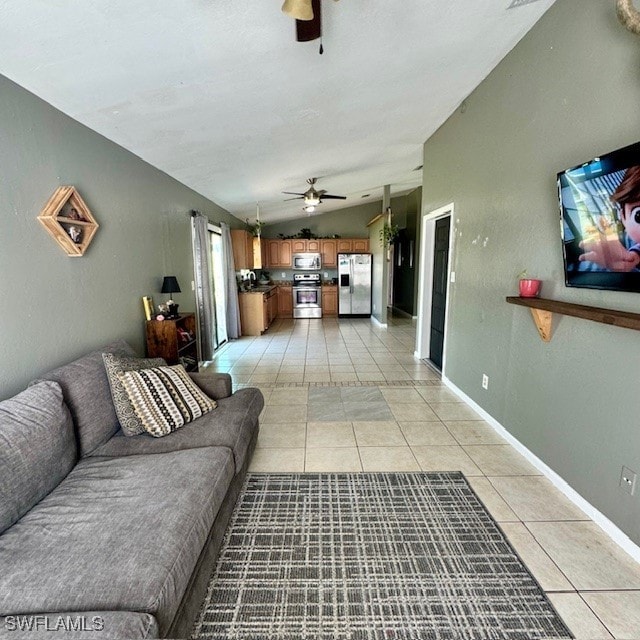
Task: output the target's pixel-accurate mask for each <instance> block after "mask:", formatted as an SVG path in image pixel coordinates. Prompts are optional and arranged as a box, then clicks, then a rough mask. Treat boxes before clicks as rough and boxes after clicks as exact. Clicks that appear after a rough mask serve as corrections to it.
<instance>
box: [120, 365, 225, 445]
mask: <svg viewBox="0 0 640 640" xmlns="http://www.w3.org/2000/svg"><path fill="white" fill-rule="evenodd" d="M118 378H120V382H121V383H122V386H123V387H124V389H125V391H126V393H127V395H128V396H129V400H130V401H131V404H132V405H133V408H134V410H135V412H136V415H137V416H138V418H140V421H141V422H142V424H143V426H144V429H145V431H146V432H147V433H149V434H151V435H152V436H154V437H155V438H161V437H162V436H166V435H169V434H170V433H171V432H173V431H175V430H176V429H179V428H180V427H182V426H184V425H185V424H187V423H188V422H191V421H192V420H195V419H196V418H199V417H200V416H202V415H204V414H205V413H208V412H209V411H212V410H213V409H215V408H216V407H217V406H218V405H217V403H216V401H215V400H212V399H211V398H209V397H208V396H206V395H205V394H204V393H203V392H202V391H201V390H200V388H199V387H198V385H197V384H195V382H193V380H191V378H190V377H189V374H188V373H187V372H186V371H185V368H184V367H183V366H182V365H181V364H177V365H174V366H172V367H154V368H153V369H140V370H139V371H124V372H122V373H119V374H118Z"/></svg>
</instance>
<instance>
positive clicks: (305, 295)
mask: <svg viewBox="0 0 640 640" xmlns="http://www.w3.org/2000/svg"><path fill="white" fill-rule="evenodd" d="M291 291H292V295H293V317H294V318H321V317H322V289H321V288H320V287H293V288H292V289H291Z"/></svg>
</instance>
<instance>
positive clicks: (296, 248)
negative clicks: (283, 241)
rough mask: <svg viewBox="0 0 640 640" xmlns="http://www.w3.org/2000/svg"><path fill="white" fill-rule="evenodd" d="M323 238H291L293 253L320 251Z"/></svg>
mask: <svg viewBox="0 0 640 640" xmlns="http://www.w3.org/2000/svg"><path fill="white" fill-rule="evenodd" d="M320 242H321V240H304V239H302V238H296V239H295V240H291V253H320Z"/></svg>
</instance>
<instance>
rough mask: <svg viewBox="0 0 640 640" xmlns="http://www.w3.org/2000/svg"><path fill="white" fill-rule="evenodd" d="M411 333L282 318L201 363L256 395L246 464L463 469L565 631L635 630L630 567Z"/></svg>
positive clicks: (639, 632)
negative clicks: (445, 376)
mask: <svg viewBox="0 0 640 640" xmlns="http://www.w3.org/2000/svg"><path fill="white" fill-rule="evenodd" d="M414 342H415V329H414V327H413V325H412V323H411V321H409V320H401V319H392V320H391V321H390V323H389V327H388V328H387V329H382V328H379V327H377V326H376V325H374V324H373V323H371V322H369V321H368V320H340V321H338V320H336V319H323V320H297V321H292V320H282V321H276V322H275V323H274V324H273V325H272V327H271V328H270V329H269V331H268V332H267V333H266V334H265V335H263V336H261V337H259V338H242V339H240V340H237V341H234V342H232V343H231V344H230V345H228V346H227V347H226V348H223V349H222V350H221V353H220V354H219V355H218V357H216V359H215V360H214V361H213V363H211V365H210V366H211V368H212V369H215V370H218V371H228V372H230V373H231V375H232V376H233V379H234V385H235V386H236V387H237V386H257V387H259V388H260V389H261V390H262V392H263V393H264V396H265V409H264V411H263V414H262V417H261V429H260V436H259V439H258V447H257V449H256V452H255V454H254V457H253V460H252V464H251V469H252V470H254V471H291V472H304V471H309V472H312V471H355V472H357V471H452V470H456V471H458V470H459V471H462V472H463V473H464V474H465V475H466V476H467V479H468V480H469V483H470V484H471V486H472V487H473V489H474V490H475V491H476V493H477V494H478V496H479V497H480V499H481V500H482V501H483V502H484V504H485V506H486V507H487V509H488V510H489V511H490V512H491V514H492V515H493V517H494V518H495V519H496V521H497V522H498V523H499V525H500V526H501V527H502V529H503V531H504V532H505V534H506V536H507V537H508V539H509V540H510V542H511V544H512V545H513V546H514V548H515V549H516V551H517V552H518V553H519V554H520V557H521V558H522V559H523V561H524V562H525V564H526V565H527V567H528V568H529V570H530V571H531V572H532V573H533V575H534V576H535V577H536V579H537V580H538V582H539V583H540V585H541V586H542V588H543V589H544V590H545V591H546V592H547V593H548V595H549V598H550V600H551V602H552V603H553V605H554V606H555V607H556V609H557V611H558V612H559V614H560V615H561V616H562V617H563V619H564V620H565V622H566V623H567V625H568V626H569V628H570V629H571V630H572V632H573V633H574V635H575V636H576V638H578V639H579V640H580V639H584V640H587V639H588V640H597V639H599V638H633V639H640V565H639V564H638V563H636V562H635V561H634V560H633V559H632V558H630V557H629V556H628V555H627V554H626V553H624V552H623V551H622V550H621V549H620V548H619V547H618V546H617V545H616V544H615V543H613V542H612V541H611V540H610V539H609V538H608V537H607V536H606V535H605V534H604V533H603V532H602V531H601V530H600V528H599V527H598V526H597V525H595V524H594V523H593V522H591V521H589V519H588V518H587V517H586V516H585V515H584V514H583V513H582V512H581V511H580V510H579V509H578V508H577V507H575V506H574V505H573V503H571V502H570V501H569V500H568V499H567V498H565V497H564V495H563V494H561V493H560V492H559V491H558V490H557V489H555V488H554V487H553V485H552V484H551V483H550V482H549V481H548V480H547V479H546V478H544V477H543V476H541V474H540V473H539V472H538V471H537V470H536V469H535V468H534V467H533V466H531V464H529V463H528V462H527V461H526V460H525V459H524V458H523V457H522V456H521V455H520V454H519V453H518V452H516V451H515V450H514V449H513V448H512V447H511V446H510V445H509V444H507V443H506V442H505V441H504V440H502V439H501V438H500V436H499V435H497V434H496V432H495V431H494V430H493V429H492V428H491V426H490V425H488V424H487V423H485V422H484V421H482V419H480V418H479V417H478V416H477V415H476V414H475V413H474V412H473V411H472V410H471V409H470V408H469V407H468V406H466V405H465V404H463V403H462V402H460V401H459V398H458V397H457V396H455V395H454V394H452V393H451V392H450V391H449V390H448V389H447V388H446V387H444V386H443V385H442V383H441V380H440V377H439V375H438V374H437V373H436V372H435V371H434V370H433V369H431V368H430V367H429V366H427V365H426V364H425V363H422V362H420V361H418V360H416V359H415V358H414V357H413V349H414ZM371 407H373V410H372V409H371Z"/></svg>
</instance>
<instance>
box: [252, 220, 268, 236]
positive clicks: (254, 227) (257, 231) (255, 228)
mask: <svg viewBox="0 0 640 640" xmlns="http://www.w3.org/2000/svg"><path fill="white" fill-rule="evenodd" d="M264 225H265V223H264V222H262V220H256V223H255V224H254V225H249V229H250V230H251V233H253V235H254V236H256V237H257V236H259V235H260V234H261V232H262V227H264Z"/></svg>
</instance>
